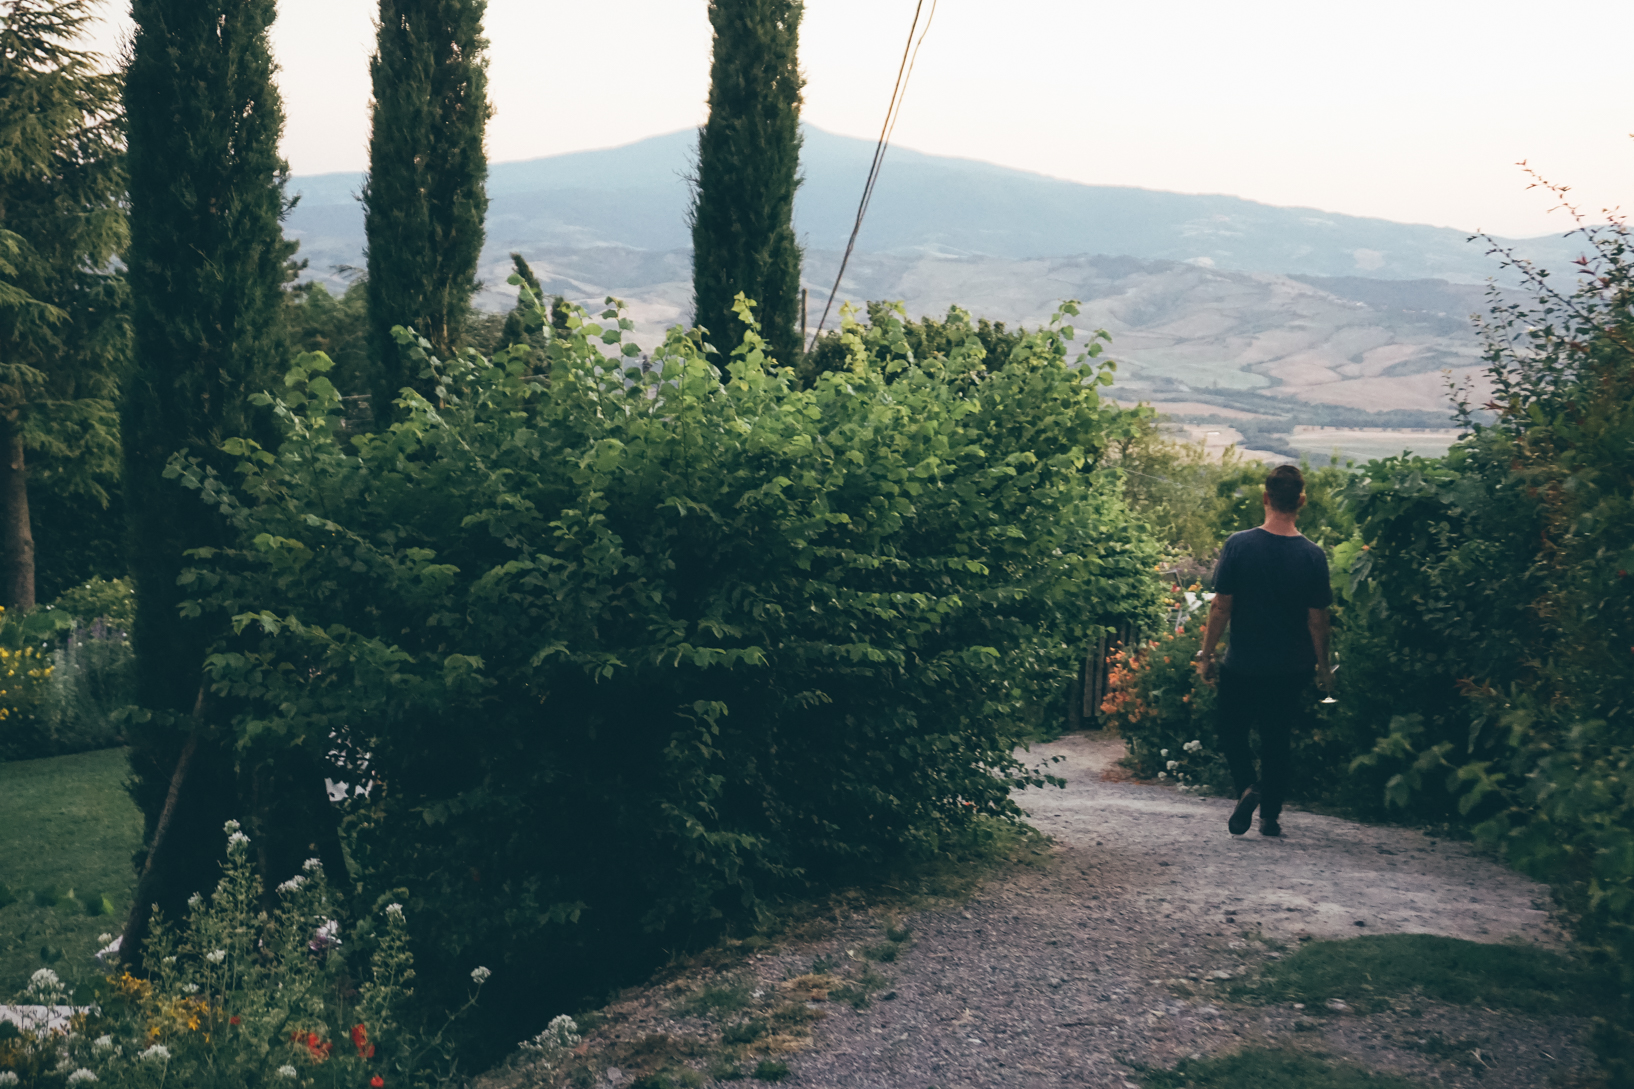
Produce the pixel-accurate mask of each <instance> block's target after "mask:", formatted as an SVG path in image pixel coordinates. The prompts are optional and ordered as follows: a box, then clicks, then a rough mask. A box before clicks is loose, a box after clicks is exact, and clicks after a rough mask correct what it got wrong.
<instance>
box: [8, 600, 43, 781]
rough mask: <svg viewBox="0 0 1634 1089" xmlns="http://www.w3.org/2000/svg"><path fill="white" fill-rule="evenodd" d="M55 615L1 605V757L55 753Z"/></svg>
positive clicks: (24, 756) (27, 757) (25, 756)
mask: <svg viewBox="0 0 1634 1089" xmlns="http://www.w3.org/2000/svg"><path fill="white" fill-rule="evenodd" d="M55 626H56V625H55V618H54V617H51V616H48V615H47V614H45V613H44V612H42V611H36V612H33V613H29V614H21V615H20V614H18V613H16V612H15V611H14V610H13V611H8V610H7V609H6V608H5V606H3V605H0V760H26V759H29V758H31V757H35V756H47V755H50V725H49V716H48V714H47V709H48V699H47V697H48V695H49V693H50V685H51V652H50V642H49V637H50V635H51V634H52V633H53V631H54V629H55Z"/></svg>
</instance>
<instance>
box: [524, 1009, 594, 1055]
mask: <svg viewBox="0 0 1634 1089" xmlns="http://www.w3.org/2000/svg"><path fill="white" fill-rule="evenodd" d="M580 1039H581V1037H580V1036H579V1025H578V1022H576V1021H574V1020H573V1018H571V1017H569V1016H568V1015H567V1014H565V1013H564V1014H560V1015H558V1016H556V1017H553V1018H551V1021H550V1024H548V1025H546V1026H545V1031H543V1032H541V1033H540V1034H539V1035H537V1036H535V1037H534V1038H533V1039H531V1040H523V1041H522V1043H521V1044H520V1045H518V1046H520V1047H521V1048H522V1050H523V1051H527V1052H531V1053H532V1054H533V1055H535V1056H536V1057H537V1058H539V1059H543V1060H548V1059H550V1058H552V1057H553V1056H555V1055H557V1054H559V1053H560V1052H563V1051H571V1050H572V1049H573V1048H575V1047H578V1046H579V1041H580Z"/></svg>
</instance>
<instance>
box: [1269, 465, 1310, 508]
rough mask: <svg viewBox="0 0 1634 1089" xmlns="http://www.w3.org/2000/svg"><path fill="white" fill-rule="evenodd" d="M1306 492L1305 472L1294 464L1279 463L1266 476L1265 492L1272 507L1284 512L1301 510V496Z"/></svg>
mask: <svg viewBox="0 0 1634 1089" xmlns="http://www.w3.org/2000/svg"><path fill="white" fill-rule="evenodd" d="M1304 493H1305V474H1304V473H1302V472H1300V471H1299V469H1298V468H1297V467H1295V466H1293V465H1278V466H1277V467H1276V468H1275V469H1272V470H1271V475H1270V476H1268V477H1266V478H1265V494H1266V495H1267V496H1269V497H1270V499H1271V509H1272V510H1277V511H1281V512H1282V513H1283V514H1293V513H1295V512H1297V511H1298V510H1299V497H1300V496H1301V495H1303V494H1304Z"/></svg>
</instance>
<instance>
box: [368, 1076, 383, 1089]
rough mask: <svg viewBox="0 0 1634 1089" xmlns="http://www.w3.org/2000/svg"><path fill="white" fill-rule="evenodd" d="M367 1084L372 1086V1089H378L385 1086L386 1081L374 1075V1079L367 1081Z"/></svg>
mask: <svg viewBox="0 0 1634 1089" xmlns="http://www.w3.org/2000/svg"><path fill="white" fill-rule="evenodd" d="M369 1084H370V1085H372V1086H374V1089H380V1087H381V1086H382V1085H385V1084H386V1079H385V1078H383V1077H381V1076H380V1075H379V1074H376V1075H375V1076H374V1077H372V1078H370V1079H369Z"/></svg>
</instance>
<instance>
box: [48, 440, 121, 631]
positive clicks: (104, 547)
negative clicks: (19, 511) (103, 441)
mask: <svg viewBox="0 0 1634 1089" xmlns="http://www.w3.org/2000/svg"><path fill="white" fill-rule="evenodd" d="M43 464H45V461H36V462H35V464H34V465H33V466H31V467H30V472H31V473H32V472H33V470H34V469H37V468H39V467H40V466H41V465H43ZM112 468H113V470H114V471H115V473H117V471H118V469H119V463H118V461H117V460H116V461H115V462H114V464H113V466H112ZM102 488H103V491H104V492H105V495H106V501H104V500H103V499H99V498H97V497H96V496H92V495H86V494H84V493H83V492H74V493H66V494H65V493H63V492H60V491H57V490H55V489H54V488H51V487H35V488H32V489H31V490H30V493H29V497H28V509H29V521H30V524H31V528H32V530H33V533H34V588H35V599H36V600H37V601H51V600H53V599H54V598H56V597H57V596H58V595H59V594H61V593H63V592H64V591H65V590H69V589H72V588H73V587H75V586H78V585H79V584H80V583H82V582H84V581H85V580H87V579H91V578H102V579H109V580H111V579H117V578H124V577H125V576H126V575H127V574H128V570H129V569H128V565H127V564H126V561H125V543H126V536H127V525H126V519H125V503H124V490H123V488H122V487H121V486H120V484H119V481H118V479H117V477H116V476H110V477H107V478H105V479H103V481H102Z"/></svg>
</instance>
